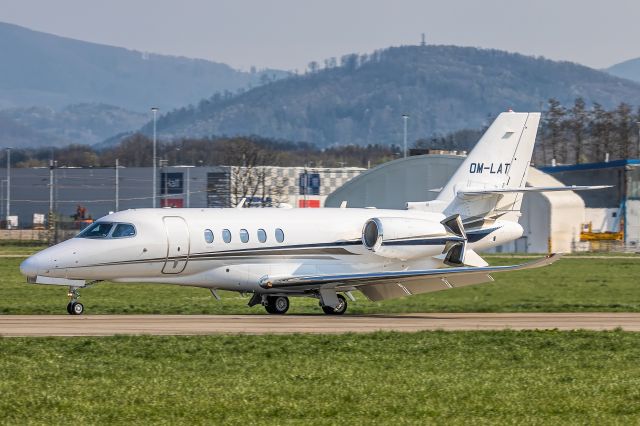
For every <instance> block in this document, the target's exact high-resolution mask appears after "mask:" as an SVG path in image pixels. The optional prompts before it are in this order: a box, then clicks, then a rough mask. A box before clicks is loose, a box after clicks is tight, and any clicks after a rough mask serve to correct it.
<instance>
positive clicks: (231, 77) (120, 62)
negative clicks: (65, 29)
mask: <svg viewBox="0 0 640 426" xmlns="http://www.w3.org/2000/svg"><path fill="white" fill-rule="evenodd" d="M0 53H1V54H2V67H1V68H0V109H6V108H19V107H31V106H47V107H52V108H61V107H65V106H67V105H69V104H78V103H104V104H111V105H117V106H119V107H121V108H125V109H129V110H133V111H140V112H147V111H148V110H149V107H150V106H152V105H155V106H159V107H160V108H162V109H164V110H168V109H171V108H176V107H180V106H182V105H186V104H189V103H192V102H197V101H198V100H199V99H201V98H202V97H203V96H207V95H208V94H211V93H214V92H217V91H219V92H224V91H231V92H235V91H237V90H239V89H245V88H247V87H249V86H250V85H254V86H255V85H258V84H260V83H261V82H264V81H266V80H267V79H273V78H281V77H283V76H285V75H286V74H287V73H285V72H283V71H277V70H264V71H261V72H253V73H252V72H242V71H238V70H235V69H233V68H231V67H229V66H228V65H225V64H221V63H216V62H211V61H206V60H202V59H189V58H184V57H175V56H166V55H156V54H147V53H143V52H138V51H134V50H128V49H124V48H120V47H113V46H105V45H101V44H96V43H88V42H84V41H79V40H73V39H69V38H65V37H59V36H55V35H52V34H46V33H42V32H37V31H32V30H29V29H27V28H23V27H20V26H17V25H12V24H6V23H1V22H0Z"/></svg>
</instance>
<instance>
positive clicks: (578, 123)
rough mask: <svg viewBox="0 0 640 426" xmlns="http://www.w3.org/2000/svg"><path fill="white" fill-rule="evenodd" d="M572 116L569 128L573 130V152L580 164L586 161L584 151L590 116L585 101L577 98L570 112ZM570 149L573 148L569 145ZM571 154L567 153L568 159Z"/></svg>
mask: <svg viewBox="0 0 640 426" xmlns="http://www.w3.org/2000/svg"><path fill="white" fill-rule="evenodd" d="M570 112H571V116H570V118H569V121H568V124H567V125H568V127H569V129H570V130H571V133H572V135H573V144H572V145H573V148H575V149H572V151H574V152H575V162H576V163H577V164H580V163H581V162H583V161H584V160H585V158H584V155H585V153H584V151H585V147H584V145H585V132H586V130H587V129H586V127H587V121H588V115H587V111H586V107H585V102H584V99H582V98H576V100H575V102H574V104H573V108H571V110H570ZM566 146H567V148H568V149H571V148H572V147H571V146H570V145H569V144H567V145H566ZM569 157H570V156H569V154H568V153H567V155H566V158H567V160H568V159H569Z"/></svg>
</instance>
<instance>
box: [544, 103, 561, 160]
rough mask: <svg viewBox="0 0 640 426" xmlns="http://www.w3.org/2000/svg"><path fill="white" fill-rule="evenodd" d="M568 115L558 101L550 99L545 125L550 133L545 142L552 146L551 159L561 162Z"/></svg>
mask: <svg viewBox="0 0 640 426" xmlns="http://www.w3.org/2000/svg"><path fill="white" fill-rule="evenodd" d="M565 114H566V111H565V109H564V107H563V106H562V105H561V104H560V102H559V101H558V100H557V99H554V98H551V99H549V110H548V111H547V114H546V117H545V125H546V128H547V129H548V132H549V137H548V138H547V139H545V140H547V141H548V143H549V144H550V145H551V159H552V160H555V161H560V160H561V159H560V158H559V155H560V147H561V145H563V143H564V141H565V138H564V125H563V118H564V116H565Z"/></svg>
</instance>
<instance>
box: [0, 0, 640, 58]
mask: <svg viewBox="0 0 640 426" xmlns="http://www.w3.org/2000/svg"><path fill="white" fill-rule="evenodd" d="M0 21H5V22H11V23H14V24H18V25H23V26H26V27H29V28H32V29H35V30H40V31H45V32H50V33H54V34H58V35H63V36H67V37H71V38H77V39H81V40H87V41H93V42H98V43H104V44H110V45H116V46H123V47H128V48H132V49H137V50H142V51H149V52H157V53H167V54H175V55H183V56H189V57H198V58H206V59H211V60H215V61H219V62H225V63H228V64H229V65H232V66H234V67H236V68H242V69H248V68H249V67H250V66H251V65H255V66H257V67H258V68H263V67H273V68H281V69H295V68H298V69H300V70H302V69H304V68H305V67H306V65H307V64H308V63H309V61H312V60H318V61H322V60H323V59H325V58H329V57H332V56H336V57H339V56H341V55H343V54H346V53H352V52H357V53H365V52H370V51H373V50H375V49H379V48H384V47H388V46H391V45H396V46H397V45H401V44H417V43H419V41H420V34H421V33H423V32H424V33H426V35H427V42H428V43H435V44H456V45H463V46H477V47H490V48H497V49H504V50H508V51H513V52H520V53H524V54H530V55H542V56H546V57H548V58H551V59H565V60H571V61H575V62H579V63H582V64H585V65H589V66H591V67H595V68H602V67H606V66H609V65H612V64H614V63H617V62H621V61H623V60H626V59H630V58H635V57H638V56H640V25H639V22H640V1H634V0H627V1H622V0H601V1H594V0H582V1H577V0H555V1H553V0H537V1H526V2H525V1H518V0H511V1H497V0H464V1H440V2H435V1H426V0H423V1H420V0H396V1H380V0H369V1H358V0H353V1H350V0H321V1H304V0H264V1H260V0H233V1H215V0H182V1H177V0H107V1H104V0H102V1H97V0H55V1H52V0H0Z"/></svg>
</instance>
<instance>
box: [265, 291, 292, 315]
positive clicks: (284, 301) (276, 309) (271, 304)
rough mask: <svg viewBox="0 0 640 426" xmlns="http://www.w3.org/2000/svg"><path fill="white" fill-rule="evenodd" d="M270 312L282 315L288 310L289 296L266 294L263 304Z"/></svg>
mask: <svg viewBox="0 0 640 426" xmlns="http://www.w3.org/2000/svg"><path fill="white" fill-rule="evenodd" d="M264 308H265V309H266V311H267V312H268V313H270V314H275V315H284V314H285V313H287V311H288V310H289V298H288V297H285V296H267V304H266V305H264Z"/></svg>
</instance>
